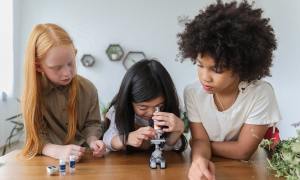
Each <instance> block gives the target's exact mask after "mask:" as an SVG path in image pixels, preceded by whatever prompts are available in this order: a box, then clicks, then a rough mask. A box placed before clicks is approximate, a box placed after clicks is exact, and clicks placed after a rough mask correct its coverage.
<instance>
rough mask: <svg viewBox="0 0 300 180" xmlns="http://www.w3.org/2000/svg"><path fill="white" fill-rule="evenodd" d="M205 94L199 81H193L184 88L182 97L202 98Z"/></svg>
mask: <svg viewBox="0 0 300 180" xmlns="http://www.w3.org/2000/svg"><path fill="white" fill-rule="evenodd" d="M206 96H208V94H207V93H206V92H204V90H203V89H202V87H201V84H200V82H199V81H195V82H193V83H191V84H189V85H187V86H186V87H185V88H184V99H189V98H193V99H194V98H196V99H202V98H204V97H206Z"/></svg>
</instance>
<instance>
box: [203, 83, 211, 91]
mask: <svg viewBox="0 0 300 180" xmlns="http://www.w3.org/2000/svg"><path fill="white" fill-rule="evenodd" d="M202 86H203V89H204V90H205V91H212V90H213V89H214V88H213V87H212V86H208V85H205V84H202Z"/></svg>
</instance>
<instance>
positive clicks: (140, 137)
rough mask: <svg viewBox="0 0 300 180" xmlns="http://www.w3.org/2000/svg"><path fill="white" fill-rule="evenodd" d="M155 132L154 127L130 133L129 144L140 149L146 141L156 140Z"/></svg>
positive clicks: (142, 128)
mask: <svg viewBox="0 0 300 180" xmlns="http://www.w3.org/2000/svg"><path fill="white" fill-rule="evenodd" d="M154 136H155V130H154V129H153V128H152V127H149V126H147V127H141V128H139V129H138V130H136V131H133V132H130V133H129V135H128V140H127V144H128V145H130V146H133V147H140V146H141V145H142V143H143V141H144V140H150V139H152V138H154Z"/></svg>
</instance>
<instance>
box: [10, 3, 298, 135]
mask: <svg viewBox="0 0 300 180" xmlns="http://www.w3.org/2000/svg"><path fill="white" fill-rule="evenodd" d="M209 2H212V1H209V0H205V1H199V0H189V1H183V0H164V1H161V0H151V1H150V0H126V1H122V0H43V1H37V0H26V1H20V0H15V3H16V5H15V8H16V9H17V11H18V13H17V15H18V16H19V17H18V18H16V19H15V22H17V25H16V27H18V28H16V29H15V30H16V31H15V37H16V40H15V43H16V44H15V45H16V46H15V48H16V51H15V53H16V54H15V61H16V62H17V64H22V63H23V62H22V60H23V57H24V50H25V46H26V42H27V38H28V36H29V33H30V31H31V29H32V27H33V26H34V25H35V24H37V23H46V22H51V23H57V24H59V25H61V26H62V27H64V28H65V29H66V30H67V31H68V32H69V33H70V35H71V36H72V37H73V39H74V41H75V45H76V46H77V48H78V59H77V62H78V72H79V74H81V75H83V76H85V77H86V78H88V79H90V80H91V81H92V82H93V83H94V84H95V85H96V87H97V88H98V91H99V94H100V99H101V100H102V101H103V102H105V103H107V102H109V101H110V100H111V99H112V97H113V96H114V94H115V93H116V92H117V90H118V88H119V85H120V81H121V79H122V77H123V75H124V73H125V70H124V68H123V66H122V63H121V62H111V61H109V60H108V58H107V57H106V54H105V49H106V48H107V46H108V45H109V44H111V43H120V44H121V46H122V47H123V48H124V50H125V52H128V51H130V50H139V51H144V52H145V53H146V55H147V56H148V57H156V58H158V59H160V60H161V62H162V63H163V64H164V65H165V67H166V68H167V69H168V71H169V72H170V74H171V76H172V77H173V79H174V81H175V84H176V87H177V89H178V92H179V94H180V95H181V96H182V92H183V88H184V86H185V85H186V84H188V83H189V82H192V81H194V80H195V79H196V71H195V67H194V66H193V65H192V64H191V63H190V62H184V63H182V64H181V63H179V62H175V60H174V59H175V56H176V54H177V53H178V46H177V38H176V34H177V33H179V32H181V31H182V30H183V28H182V27H181V26H179V25H178V23H177V16H179V15H188V16H190V17H193V16H194V15H196V14H197V12H198V10H199V9H200V8H203V7H205V6H206V5H207V4H208V3H209ZM257 6H258V7H262V8H263V9H264V10H265V12H266V13H265V14H266V15H267V16H269V17H270V18H271V23H272V25H273V26H274V29H275V31H276V35H277V38H278V50H277V51H276V52H275V57H274V58H275V59H274V67H273V68H272V73H273V77H272V78H268V80H269V81H271V82H272V84H273V85H274V89H275V92H276V94H277V98H278V102H279V105H280V108H281V110H282V116H283V122H282V123H281V124H280V129H281V131H282V135H283V137H284V138H286V137H288V136H292V135H294V134H295V132H294V129H293V128H292V127H291V126H290V124H291V123H293V122H297V121H299V120H300V115H299V113H298V109H297V105H298V102H300V95H299V93H298V92H300V84H299V82H300V80H298V79H296V76H297V74H296V68H297V67H299V65H300V62H299V61H297V52H298V51H299V46H297V45H298V44H297V42H299V40H300V39H299V34H298V32H300V23H299V22H300V21H299V20H297V17H300V12H299V11H298V9H299V8H300V1H297V0H290V1H289V2H288V3H287V2H286V1H284V0H278V1H276V2H274V1H271V0H261V1H259V2H257ZM297 50H298V51H297ZM84 53H91V54H92V55H94V56H95V57H96V59H97V61H96V64H95V66H94V67H92V68H84V67H83V66H82V65H81V64H80V62H79V59H80V57H81V56H82V54H84ZM17 71H18V72H20V74H19V77H20V78H19V79H16V82H17V83H16V90H17V91H16V92H15V93H16V95H19V94H20V92H21V83H20V82H22V80H21V79H22V78H21V77H22V75H21V74H22V72H21V68H20V69H19V68H18V69H17Z"/></svg>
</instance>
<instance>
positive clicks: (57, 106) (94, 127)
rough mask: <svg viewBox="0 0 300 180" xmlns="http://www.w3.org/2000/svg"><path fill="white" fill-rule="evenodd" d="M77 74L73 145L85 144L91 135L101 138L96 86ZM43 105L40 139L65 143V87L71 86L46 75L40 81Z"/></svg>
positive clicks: (66, 125)
mask: <svg viewBox="0 0 300 180" xmlns="http://www.w3.org/2000/svg"><path fill="white" fill-rule="evenodd" d="M77 77H78V85H79V90H78V100H77V103H78V104H77V105H78V106H77V113H78V114H77V117H78V119H77V131H76V135H75V141H74V142H73V144H76V145H83V146H87V144H86V140H87V138H88V137H90V136H96V137H98V138H100V136H101V135H102V132H103V131H102V126H101V124H100V122H101V119H100V109H99V101H98V94H97V89H96V88H95V86H94V85H93V84H92V83H91V82H90V81H89V80H87V79H85V78H83V77H81V76H79V75H77ZM42 87H43V91H42V94H43V98H44V108H42V113H43V122H42V129H41V138H42V140H43V143H44V144H46V143H53V144H59V145H62V144H64V140H65V137H66V136H67V129H68V111H67V105H68V90H69V89H70V85H67V86H56V85H54V84H53V83H51V82H50V81H49V80H47V79H46V78H44V79H43V81H42Z"/></svg>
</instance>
